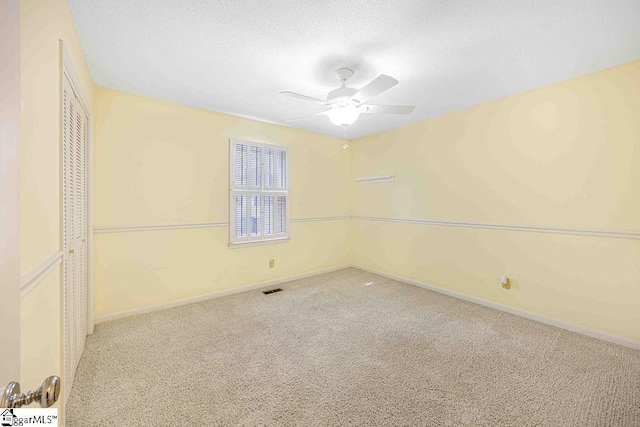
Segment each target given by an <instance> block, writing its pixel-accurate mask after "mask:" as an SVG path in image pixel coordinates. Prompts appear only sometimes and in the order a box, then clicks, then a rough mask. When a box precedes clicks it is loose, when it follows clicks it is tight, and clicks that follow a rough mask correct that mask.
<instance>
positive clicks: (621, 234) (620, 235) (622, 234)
mask: <svg viewBox="0 0 640 427" xmlns="http://www.w3.org/2000/svg"><path fill="white" fill-rule="evenodd" d="M351 218H352V219H359V220H363V221H382V222H401V223H405V224H423V225H440V226H444V227H466V228H484V229H490V230H508V231H524V232H532V233H551V234H569V235H577V236H592V237H611V238H614V239H635V240H639V239H640V231H613V230H589V229H584V228H562V227H536V226H524V225H509V224H484V223H476V222H454V221H432V220H426V219H403V218H387V217H374V216H353V217H351Z"/></svg>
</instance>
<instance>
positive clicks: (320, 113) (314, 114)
mask: <svg viewBox="0 0 640 427" xmlns="http://www.w3.org/2000/svg"><path fill="white" fill-rule="evenodd" d="M327 111H329V110H324V111H319V112H317V113H313V114H308V115H306V116H302V117H295V118H293V119H287V120H285V121H284V122H285V123H288V122H295V121H296V120H302V119H306V118H309V117H315V116H322V115H324V113H326V112H327Z"/></svg>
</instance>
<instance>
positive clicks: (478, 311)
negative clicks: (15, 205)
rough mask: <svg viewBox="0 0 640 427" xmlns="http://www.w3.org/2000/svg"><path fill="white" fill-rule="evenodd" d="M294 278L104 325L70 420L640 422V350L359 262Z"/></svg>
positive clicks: (92, 342)
mask: <svg viewBox="0 0 640 427" xmlns="http://www.w3.org/2000/svg"><path fill="white" fill-rule="evenodd" d="M368 282H373V284H371V285H369V286H366V285H365V284H366V283H368ZM281 287H282V288H283V289H284V290H283V291H282V292H279V293H273V294H271V295H263V294H262V293H261V291H251V292H246V293H243V294H238V295H233V296H228V297H224V298H218V299H213V300H210V301H206V302H202V303H197V304H192V305H189V306H183V307H179V308H174V309H169V310H164V311H160V312H155V313H151V314H146V315H141V316H136V317H131V318H127V319H123V320H119V321H114V322H110V323H106V324H101V325H98V326H97V328H96V331H95V333H94V334H93V335H92V336H90V337H89V338H88V339H87V344H86V348H85V351H84V355H83V357H82V360H81V361H80V366H79V368H78V372H77V375H76V382H75V384H74V387H73V391H72V393H71V399H70V401H69V404H68V422H67V426H68V427H74V426H82V427H87V426H183V425H184V426H187V425H189V426H191V425H193V426H467V425H468V426H518V427H522V426H580V427H582V426H640V352H639V351H634V350H630V349H627V348H624V347H619V346H616V345H612V344H608V343H605V342H602V341H599V340H595V339H591V338H587V337H583V336H580V335H577V334H574V333H571V332H567V331H564V330H561V329H556V328H553V327H550V326H546V325H543V324H540V323H536V322H532V321H529V320H525V319H522V318H519V317H516V316H512V315H509V314H506V313H502V312H499V311H495V310H492V309H488V308H485V307H482V306H479V305H475V304H471V303H467V302H464V301H460V300H457V299H454V298H450V297H447V296H443V295H440V294H438V293H434V292H430V291H427V290H424V289H420V288H417V287H414V286H411V285H407V284H404V283H399V282H396V281H392V280H389V279H385V278H382V277H379V276H375V275H372V274H369V273H365V272H362V271H360V270H356V269H346V270H342V271H339V272H335V273H329V274H324V275H320V276H316V277H312V278H309V279H304V280H298V281H294V282H289V283H286V284H284V285H281Z"/></svg>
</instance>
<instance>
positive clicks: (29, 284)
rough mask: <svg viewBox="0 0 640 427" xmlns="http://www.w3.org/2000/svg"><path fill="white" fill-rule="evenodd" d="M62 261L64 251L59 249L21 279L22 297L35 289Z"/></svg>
mask: <svg viewBox="0 0 640 427" xmlns="http://www.w3.org/2000/svg"><path fill="white" fill-rule="evenodd" d="M61 262H62V251H57V252H56V253H54V254H53V255H51V256H50V257H49V258H47V259H46V260H44V261H43V262H41V263H40V264H39V265H38V266H37V267H36V268H34V269H33V270H31V271H30V272H29V273H27V274H26V275H24V276H23V277H22V278H21V279H20V298H24V297H25V295H27V294H28V293H29V292H31V291H32V290H34V289H35V288H36V286H38V285H39V284H40V282H42V281H43V280H44V279H45V278H46V277H47V276H48V275H49V274H50V273H51V272H52V271H53V270H55V268H56V267H57V266H58V264H60V263H61Z"/></svg>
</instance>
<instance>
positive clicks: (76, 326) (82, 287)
mask: <svg viewBox="0 0 640 427" xmlns="http://www.w3.org/2000/svg"><path fill="white" fill-rule="evenodd" d="M63 104H64V106H63V155H64V164H63V181H64V182H63V193H64V194H63V216H64V218H63V224H64V227H63V228H64V232H63V245H64V248H63V252H64V262H63V263H64V265H63V269H64V273H63V274H64V358H65V368H66V369H65V374H64V376H65V392H66V393H67V396H68V393H69V392H70V391H71V385H72V383H73V377H74V374H75V370H76V367H77V365H78V361H79V360H80V356H81V355H82V350H83V348H84V342H85V338H86V332H87V282H88V277H87V272H88V268H87V262H88V256H87V222H88V218H87V198H88V194H87V141H88V119H87V114H86V112H85V111H84V109H83V107H82V104H81V103H80V102H79V101H78V99H77V97H76V96H75V94H74V92H73V89H72V88H71V85H70V84H69V81H68V80H67V78H66V76H65V79H64V93H63Z"/></svg>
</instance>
